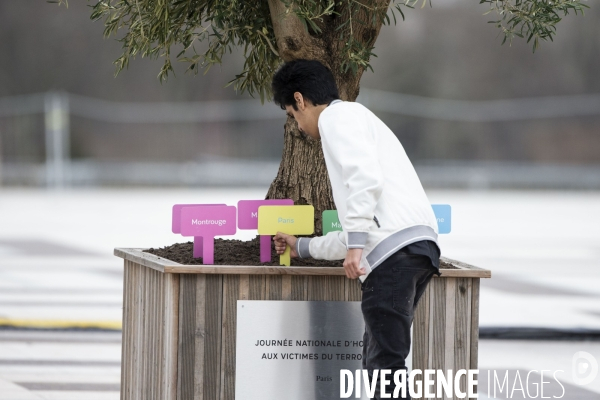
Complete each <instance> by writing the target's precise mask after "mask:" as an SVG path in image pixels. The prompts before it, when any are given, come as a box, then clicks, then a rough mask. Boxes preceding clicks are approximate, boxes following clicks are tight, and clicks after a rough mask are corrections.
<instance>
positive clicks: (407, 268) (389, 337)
mask: <svg viewBox="0 0 600 400" xmlns="http://www.w3.org/2000/svg"><path fill="white" fill-rule="evenodd" d="M435 273H437V269H436V268H435V267H433V265H431V259H430V258H429V257H427V256H423V255H420V254H406V253H403V252H402V250H399V251H398V252H396V253H395V254H393V255H392V256H390V257H389V258H388V259H387V260H385V261H384V262H383V263H382V264H380V265H379V266H378V267H377V268H375V269H374V270H373V271H372V272H371V273H370V274H369V276H368V277H367V279H366V280H365V281H364V282H363V283H362V304H361V308H362V312H363V317H364V319H365V325H366V326H365V334H364V338H363V340H364V342H363V345H364V347H363V361H362V367H363V369H366V370H368V371H369V376H371V377H372V374H373V370H374V369H379V370H382V369H389V370H391V371H392V375H391V376H390V375H388V376H387V377H386V378H387V379H389V380H390V381H391V384H390V385H388V386H387V388H388V389H387V390H386V392H388V393H390V394H392V393H393V389H394V383H393V382H394V381H393V374H394V372H395V371H397V370H399V369H404V370H406V369H407V368H406V364H405V360H406V357H407V356H408V352H409V350H410V327H411V325H412V322H413V316H414V311H415V308H416V306H417V302H418V301H419V298H420V297H421V295H422V294H423V292H424V291H425V288H426V287H427V284H428V283H429V281H430V279H431V277H432V276H433V274H435ZM380 373H381V371H380ZM407 374H408V372H407ZM379 388H380V385H379V382H377V391H376V396H375V398H376V399H379V398H380V397H379ZM398 398H402V399H410V396H409V394H408V387H407V392H406V397H401V392H400V397H398Z"/></svg>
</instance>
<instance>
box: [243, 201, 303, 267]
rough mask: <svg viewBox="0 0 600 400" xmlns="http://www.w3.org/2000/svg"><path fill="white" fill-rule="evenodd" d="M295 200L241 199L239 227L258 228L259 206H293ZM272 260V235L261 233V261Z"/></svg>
mask: <svg viewBox="0 0 600 400" xmlns="http://www.w3.org/2000/svg"><path fill="white" fill-rule="evenodd" d="M293 205H294V200H291V199H273V200H240V201H239V202H238V228H240V229H258V207H260V206H293ZM270 261H271V236H269V235H260V262H263V263H264V262H270Z"/></svg>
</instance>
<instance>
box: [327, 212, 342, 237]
mask: <svg viewBox="0 0 600 400" xmlns="http://www.w3.org/2000/svg"><path fill="white" fill-rule="evenodd" d="M322 222H323V235H327V234H328V233H329V232H333V231H341V230H342V224H341V223H340V220H339V218H338V212H337V210H325V211H323V221H322Z"/></svg>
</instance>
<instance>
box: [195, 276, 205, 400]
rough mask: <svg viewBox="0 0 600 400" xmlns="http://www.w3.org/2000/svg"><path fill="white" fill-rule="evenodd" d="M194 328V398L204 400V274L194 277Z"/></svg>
mask: <svg viewBox="0 0 600 400" xmlns="http://www.w3.org/2000/svg"><path fill="white" fill-rule="evenodd" d="M195 297H196V316H195V317H196V328H195V330H194V350H195V355H194V366H195V368H194V397H193V399H194V400H204V370H205V368H206V367H205V351H206V350H205V338H206V314H205V313H206V276H205V275H198V276H197V278H196V296H195Z"/></svg>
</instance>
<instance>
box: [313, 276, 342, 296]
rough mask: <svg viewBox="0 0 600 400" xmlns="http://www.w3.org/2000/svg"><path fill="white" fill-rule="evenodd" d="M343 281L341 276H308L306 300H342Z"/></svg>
mask: <svg viewBox="0 0 600 400" xmlns="http://www.w3.org/2000/svg"><path fill="white" fill-rule="evenodd" d="M345 279H346V278H345V277H342V276H309V277H308V300H313V301H314V300H318V301H341V300H344V295H345Z"/></svg>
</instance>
